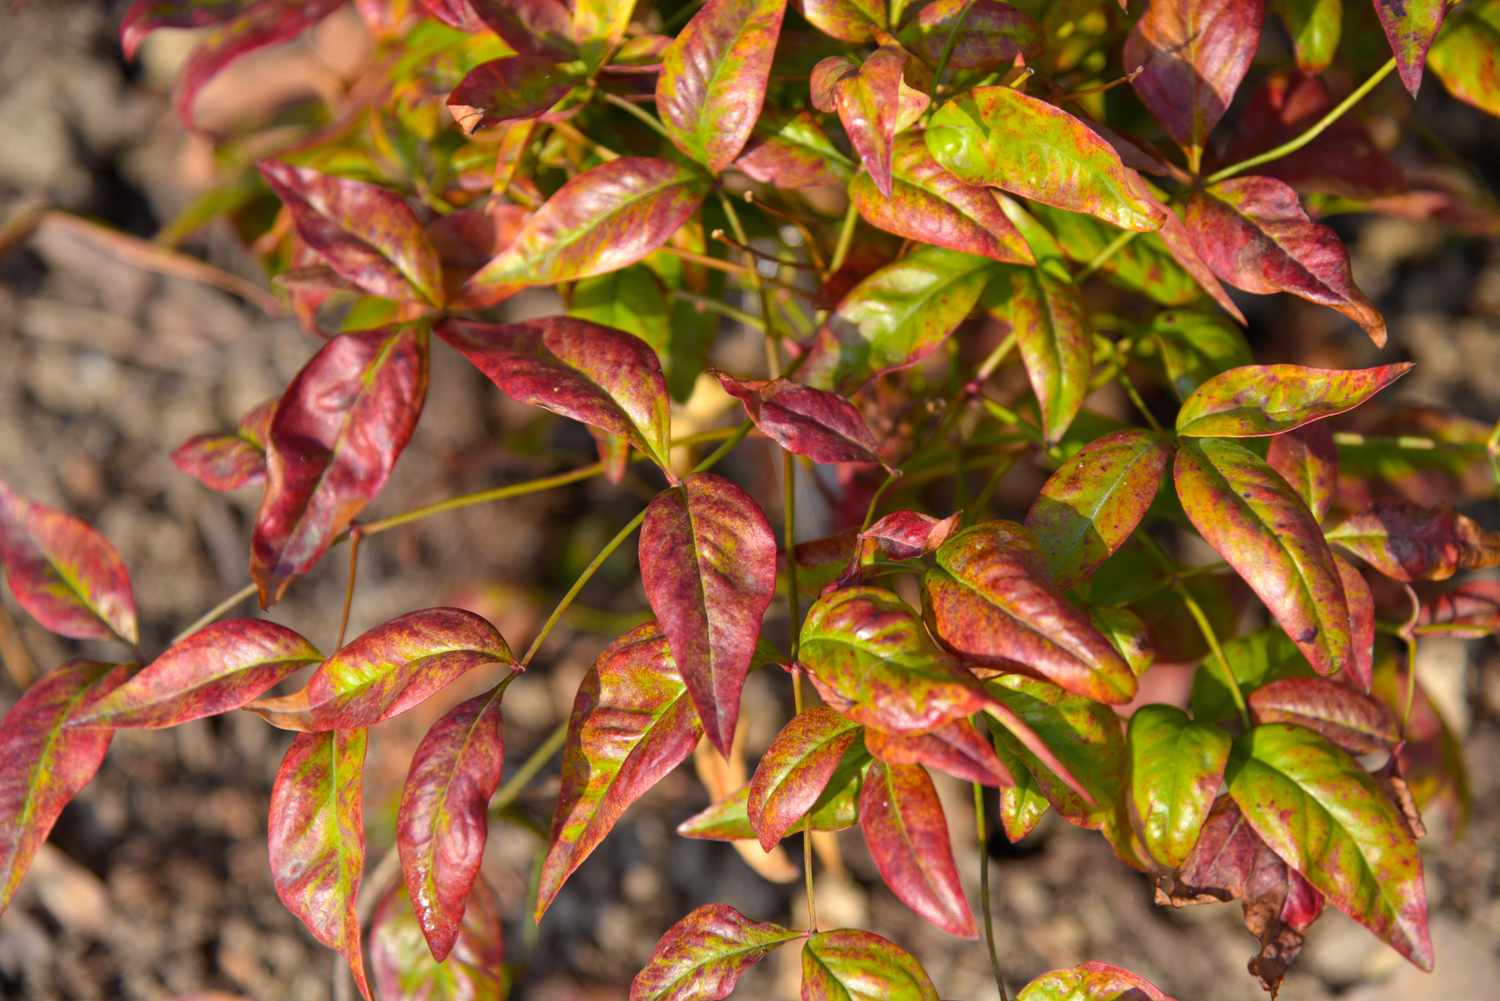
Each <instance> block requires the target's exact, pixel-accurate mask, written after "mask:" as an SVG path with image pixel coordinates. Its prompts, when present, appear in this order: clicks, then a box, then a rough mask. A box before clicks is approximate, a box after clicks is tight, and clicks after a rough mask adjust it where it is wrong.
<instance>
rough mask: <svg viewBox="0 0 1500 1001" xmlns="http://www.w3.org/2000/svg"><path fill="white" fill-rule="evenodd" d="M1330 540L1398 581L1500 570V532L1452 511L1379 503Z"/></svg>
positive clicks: (1333, 529) (1331, 533)
mask: <svg viewBox="0 0 1500 1001" xmlns="http://www.w3.org/2000/svg"><path fill="white" fill-rule="evenodd" d="M1328 541H1329V542H1332V543H1334V544H1336V545H1338V546H1341V547H1342V548H1344V549H1347V550H1348V551H1349V552H1351V553H1353V554H1354V555H1355V556H1358V557H1359V558H1360V559H1362V560H1364V561H1365V562H1366V563H1368V564H1370V566H1372V567H1374V568H1375V569H1376V570H1378V571H1379V572H1380V573H1382V574H1384V575H1385V576H1387V577H1389V578H1391V579H1392V580H1400V581H1408V582H1409V581H1416V580H1447V579H1448V578H1449V577H1452V576H1453V575H1454V574H1455V573H1457V572H1458V571H1460V570H1480V569H1483V568H1485V567H1492V566H1500V533H1496V532H1490V531H1486V530H1485V529H1484V528H1481V527H1480V526H1479V525H1478V524H1477V523H1476V522H1474V521H1473V520H1472V519H1470V518H1467V517H1465V516H1464V515H1461V514H1459V513H1458V512H1456V511H1454V510H1453V509H1452V508H1448V507H1440V508H1425V507H1419V506H1418V505H1416V504H1405V503H1401V502H1399V501H1393V502H1387V503H1377V504H1375V505H1373V506H1372V507H1369V508H1366V509H1365V510H1363V511H1359V512H1356V513H1355V514H1351V515H1349V516H1348V517H1346V518H1342V519H1340V520H1339V521H1338V522H1337V523H1335V524H1333V525H1331V526H1329V528H1328Z"/></svg>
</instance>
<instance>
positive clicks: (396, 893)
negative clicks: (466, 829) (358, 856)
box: [370, 876, 510, 1001]
mask: <svg viewBox="0 0 1500 1001" xmlns="http://www.w3.org/2000/svg"><path fill="white" fill-rule="evenodd" d="M501 913H502V912H501V906H500V898H499V895H498V894H496V893H495V890H494V888H493V887H491V886H490V884H489V883H487V882H485V880H484V877H482V876H481V877H480V879H479V882H478V883H476V884H475V886H474V892H473V894H472V895H471V896H470V898H469V907H468V909H467V910H466V911H464V915H463V924H462V926H460V928H459V930H458V938H457V941H456V942H455V944H454V946H453V951H452V952H450V953H449V954H448V959H447V961H446V962H439V961H437V960H435V959H433V958H432V953H431V952H429V951H428V948H427V942H426V940H425V939H424V938H423V937H422V928H421V926H420V925H419V924H418V923H417V915H416V911H415V909H414V908H413V907H412V903H411V898H410V897H408V896H407V895H406V888H405V887H404V886H403V885H401V884H400V883H397V884H396V885H394V886H392V887H391V889H390V891H389V892H388V893H387V894H386V895H385V898H384V899H383V900H382V901H381V902H380V903H379V904H378V905H376V907H375V914H374V917H373V918H372V919H371V922H370V974H371V976H372V977H373V978H374V980H375V991H376V994H377V995H378V996H379V997H380V998H381V1001H504V999H505V997H506V995H507V993H508V991H509V988H510V974H509V973H508V972H507V971H506V969H505V939H504V928H503V927H502V925H501Z"/></svg>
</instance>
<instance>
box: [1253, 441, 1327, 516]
mask: <svg viewBox="0 0 1500 1001" xmlns="http://www.w3.org/2000/svg"><path fill="white" fill-rule="evenodd" d="M1266 462H1267V463H1268V464H1269V465H1270V467H1271V468H1272V469H1274V470H1276V471H1277V472H1278V473H1280V474H1281V478H1282V479H1284V480H1286V481H1287V482H1288V483H1290V484H1291V485H1292V489H1293V490H1295V491H1297V496H1298V497H1301V498H1302V503H1304V504H1306V505H1307V509H1308V510H1309V511H1311V512H1312V516H1313V517H1314V518H1316V519H1317V520H1318V521H1319V522H1320V523H1321V522H1322V521H1323V519H1324V518H1325V517H1327V515H1328V509H1329V508H1330V507H1332V506H1333V501H1334V498H1335V497H1336V496H1338V488H1339V468H1338V462H1339V456H1338V449H1337V448H1336V447H1335V446H1334V444H1333V432H1332V431H1330V430H1328V425H1327V424H1321V423H1316V424H1310V425H1307V426H1305V427H1302V428H1300V429H1298V430H1296V431H1289V432H1287V433H1286V434H1278V435H1276V437H1274V438H1272V439H1271V445H1270V447H1269V448H1267V449H1266Z"/></svg>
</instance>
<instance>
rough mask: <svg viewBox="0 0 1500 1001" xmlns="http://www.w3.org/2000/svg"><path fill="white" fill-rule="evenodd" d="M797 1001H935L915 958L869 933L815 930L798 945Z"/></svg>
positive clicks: (851, 930)
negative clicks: (799, 994) (799, 981)
mask: <svg viewBox="0 0 1500 1001" xmlns="http://www.w3.org/2000/svg"><path fill="white" fill-rule="evenodd" d="M802 1001H938V992H937V988H936V987H934V986H932V980H931V979H930V978H929V977H928V976H927V971H926V970H924V969H922V964H921V963H919V962H917V959H916V957H915V956H913V955H912V954H911V953H909V952H907V951H906V950H905V949H902V948H901V947H900V946H898V945H897V944H896V943H894V942H892V941H891V940H890V939H886V938H881V937H880V936H879V935H876V934H875V933H874V932H867V931H855V930H853V929H848V928H841V929H839V930H837V931H825V932H818V933H816V934H814V935H812V936H810V937H809V938H808V940H807V944H806V945H804V946H803V947H802Z"/></svg>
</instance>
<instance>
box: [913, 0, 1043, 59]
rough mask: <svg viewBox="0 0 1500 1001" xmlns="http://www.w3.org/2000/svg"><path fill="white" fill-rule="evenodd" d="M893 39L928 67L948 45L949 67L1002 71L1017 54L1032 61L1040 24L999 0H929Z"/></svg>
mask: <svg viewBox="0 0 1500 1001" xmlns="http://www.w3.org/2000/svg"><path fill="white" fill-rule="evenodd" d="M950 36H952V38H953V44H952V48H951V49H948V39H949V37H950ZM897 37H898V38H900V39H901V44H902V45H904V46H906V48H907V49H909V50H910V51H911V52H912V53H913V54H914V55H916V56H917V58H919V59H922V60H923V61H925V62H926V63H927V64H928V65H930V66H937V65H938V64H939V63H940V62H942V60H943V52H944V50H945V49H947V51H948V68H949V70H950V71H958V70H974V71H976V72H987V71H989V70H996V69H1004V68H1005V67H1007V66H1010V65H1011V64H1012V63H1014V62H1015V60H1016V57H1017V56H1021V57H1023V58H1024V59H1025V60H1026V62H1027V63H1030V62H1032V60H1033V59H1034V58H1035V57H1036V56H1037V55H1038V54H1039V53H1040V52H1041V50H1042V48H1043V41H1042V32H1041V27H1040V26H1039V25H1038V24H1037V23H1036V22H1035V21H1034V20H1032V19H1031V18H1030V17H1028V16H1027V15H1026V14H1024V13H1022V12H1021V11H1019V10H1017V9H1016V8H1015V7H1012V6H1011V5H1010V4H1005V3H1000V2H999V0H931V2H930V3H925V4H923V5H922V6H921V7H919V8H917V10H916V11H915V12H914V13H913V14H912V15H910V16H909V17H908V18H906V20H905V23H904V24H902V26H901V30H900V32H898V34H897Z"/></svg>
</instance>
